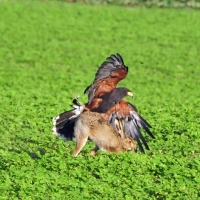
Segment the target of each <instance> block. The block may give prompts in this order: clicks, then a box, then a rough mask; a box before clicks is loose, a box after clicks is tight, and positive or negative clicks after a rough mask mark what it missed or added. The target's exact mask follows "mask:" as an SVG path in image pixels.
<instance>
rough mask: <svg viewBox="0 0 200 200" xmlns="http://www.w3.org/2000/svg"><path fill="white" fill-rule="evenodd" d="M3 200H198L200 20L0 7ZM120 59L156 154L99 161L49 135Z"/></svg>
mask: <svg viewBox="0 0 200 200" xmlns="http://www.w3.org/2000/svg"><path fill="white" fill-rule="evenodd" d="M0 4H1V6H0V18H1V20H0V35H1V38H0V46H1V48H0V74H1V76H0V91H1V98H0V104H1V111H0V119H1V125H0V131H1V135H0V156H1V158H0V169H1V173H0V198H1V199H2V200H3V199H127V200H129V199H138V200H139V199H143V200H144V199H160V200H161V199H180V200H183V199H192V200H193V199H195V200H196V199H200V150H199V147H200V139H199V135H200V131H199V130H200V112H199V110H200V93H199V91H200V78H199V77H200V67H199V63H200V56H199V54H200V40H199V38H200V21H199V20H197V19H199V18H200V13H199V12H198V11H195V10H189V9H188V10H186V9H185V10H180V9H179V10H177V9H156V8H152V9H146V8H142V7H138V8H123V7H116V6H103V5H102V6H91V5H82V4H67V3H62V2H36V1H26V2H23V1H20V2H10V3H9V2H1V3H0ZM116 52H119V53H120V54H121V55H122V56H123V58H124V60H125V63H126V65H128V66H129V74H128V76H127V78H126V79H125V80H123V81H121V82H120V84H119V86H126V87H128V88H129V89H130V90H132V91H133V93H134V94H135V97H134V99H130V98H127V100H128V101H130V102H131V103H132V104H134V105H135V106H136V107H137V108H138V109H139V111H140V113H141V115H142V116H143V117H145V118H146V119H147V120H148V121H149V123H150V124H151V125H152V126H153V129H152V131H153V133H154V135H155V136H156V139H155V140H152V139H150V138H149V137H148V136H146V135H145V136H146V139H147V140H148V143H149V145H150V147H151V151H149V152H146V154H145V155H143V154H140V153H137V154H133V153H131V152H127V153H121V154H120V155H119V156H115V155H113V154H110V155H107V154H105V153H101V152H100V153H98V155H97V156H96V157H90V156H89V150H90V149H91V148H92V147H93V144H92V143H90V142H89V143H88V144H87V145H86V147H85V148H84V150H83V151H82V152H81V153H80V155H79V157H77V158H73V157H72V156H71V153H72V151H73V149H74V143H73V142H63V141H62V140H60V139H58V138H56V137H55V136H54V135H53V134H51V128H52V124H51V118H52V117H53V116H55V115H57V114H59V113H61V112H63V111H64V110H68V109H70V106H69V105H70V103H71V100H72V99H73V96H72V93H73V92H75V93H76V94H79V95H80V96H81V101H82V102H86V101H87V96H85V95H83V91H84V89H85V88H86V87H87V86H88V85H89V84H91V82H92V80H93V78H94V74H95V72H96V70H97V68H98V66H99V65H100V64H101V63H102V62H103V61H104V59H105V58H106V57H107V56H109V55H110V54H112V53H116Z"/></svg>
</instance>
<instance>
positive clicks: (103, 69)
mask: <svg viewBox="0 0 200 200" xmlns="http://www.w3.org/2000/svg"><path fill="white" fill-rule="evenodd" d="M127 73H128V67H127V66H125V65H124V61H123V59H122V57H121V56H120V55H119V54H117V55H111V56H110V57H108V58H107V61H105V62H103V63H102V64H101V66H100V67H99V69H98V70H97V73H96V75H95V79H94V81H93V83H92V84H91V85H90V86H88V87H87V88H86V90H85V92H84V93H88V103H87V104H86V105H85V108H83V109H81V107H80V106H78V104H77V102H75V104H74V106H73V107H74V109H73V110H70V111H67V112H64V113H62V114H60V115H59V116H57V117H55V118H54V120H53V121H54V125H55V127H54V129H53V131H54V133H55V134H57V135H60V136H63V135H64V136H65V137H67V138H68V139H72V138H73V136H74V135H73V134H74V125H75V122H76V120H77V116H79V114H80V113H81V112H84V111H86V110H90V111H92V112H99V113H103V116H104V119H106V120H108V122H109V123H110V124H112V125H113V127H114V128H116V129H117V131H118V133H119V134H121V133H122V132H123V130H125V132H126V134H128V135H130V136H131V137H132V138H133V139H134V140H136V141H137V143H138V146H139V149H140V151H141V152H143V153H144V148H143V145H142V143H143V144H144V146H145V148H146V149H148V150H149V146H148V144H147V142H146V140H145V138H144V137H143V135H142V133H141V131H140V129H141V128H143V129H144V130H145V131H146V132H147V134H148V135H149V136H150V137H152V138H154V136H153V134H152V133H151V131H150V130H149V128H151V126H150V124H149V123H148V122H147V121H146V120H145V119H144V118H142V117H141V116H140V115H139V114H138V111H137V109H136V107H135V106H134V105H132V104H131V103H129V102H127V101H125V100H123V98H124V97H125V96H126V95H129V96H133V94H132V93H131V91H130V90H129V89H127V88H116V86H117V84H118V82H119V81H120V80H122V79H124V78H125V77H126V75H127ZM141 142H142V143H141Z"/></svg>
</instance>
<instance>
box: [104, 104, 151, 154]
mask: <svg viewBox="0 0 200 200" xmlns="http://www.w3.org/2000/svg"><path fill="white" fill-rule="evenodd" d="M107 114H108V115H109V118H108V121H109V122H110V123H111V124H112V125H113V126H114V127H115V120H124V128H125V132H126V133H127V134H128V135H130V136H131V137H132V138H133V139H134V140H136V141H137V143H138V146H139V149H140V151H141V152H143V153H144V148H143V145H144V146H145V148H146V149H147V150H149V146H148V144H147V142H146V140H145V138H144V136H143V135H142V132H141V129H142V128H143V129H144V130H145V131H146V133H147V134H148V135H149V136H150V137H152V138H154V136H153V134H152V133H151V131H150V130H149V128H151V126H150V124H149V123H148V122H147V121H146V120H145V119H144V118H142V117H141V116H140V115H139V114H138V111H137V109H136V108H135V106H134V105H132V104H130V103H128V102H127V101H125V100H121V101H120V102H119V103H118V104H116V105H115V106H114V107H113V108H112V109H110V110H109V111H108V112H107ZM115 128H116V129H117V127H115ZM141 142H142V143H141Z"/></svg>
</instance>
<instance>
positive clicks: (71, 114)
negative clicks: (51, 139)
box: [52, 105, 85, 140]
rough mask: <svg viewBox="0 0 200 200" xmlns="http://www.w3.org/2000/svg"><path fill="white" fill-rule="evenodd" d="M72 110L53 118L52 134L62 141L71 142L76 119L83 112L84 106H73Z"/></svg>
mask: <svg viewBox="0 0 200 200" xmlns="http://www.w3.org/2000/svg"><path fill="white" fill-rule="evenodd" d="M73 107H74V109H73V110H69V111H66V112H63V113H61V114H59V115H57V116H55V117H53V119H52V122H53V128H52V132H53V134H55V135H56V136H58V137H61V138H62V139H64V140H72V139H73V134H74V125H75V121H76V118H77V117H78V116H79V115H80V114H81V113H82V112H83V110H84V108H85V106H77V105H73Z"/></svg>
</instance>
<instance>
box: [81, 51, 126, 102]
mask: <svg viewBox="0 0 200 200" xmlns="http://www.w3.org/2000/svg"><path fill="white" fill-rule="evenodd" d="M127 73H128V67H127V66H125V65H124V61H123V59H122V57H121V56H120V54H116V55H111V56H110V57H108V58H107V61H105V62H103V63H102V64H101V66H100V67H99V69H98V70H97V72H96V74H95V79H94V81H93V83H92V84H91V85H90V86H88V87H87V88H86V89H85V91H84V94H86V93H88V99H89V103H90V102H91V100H92V99H93V98H94V97H98V96H100V95H102V94H103V93H106V92H110V91H112V90H113V89H114V88H116V85H117V83H118V82H119V81H120V80H122V79H124V78H125V77H126V75H127Z"/></svg>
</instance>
